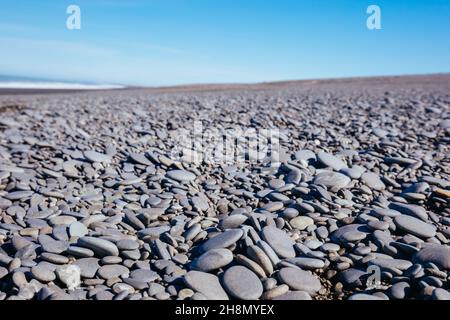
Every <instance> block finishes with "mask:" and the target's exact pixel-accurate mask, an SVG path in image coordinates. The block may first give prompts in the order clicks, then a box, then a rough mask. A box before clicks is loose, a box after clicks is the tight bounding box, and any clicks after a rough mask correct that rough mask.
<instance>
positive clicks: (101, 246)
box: [78, 237, 119, 257]
mask: <svg viewBox="0 0 450 320" xmlns="http://www.w3.org/2000/svg"><path fill="white" fill-rule="evenodd" d="M78 245H80V246H82V247H86V248H88V249H91V250H92V251H94V252H95V253H96V254H97V255H98V256H100V257H104V256H118V255H119V249H118V248H117V246H116V245H115V244H114V243H112V242H111V241H108V240H105V239H100V238H94V237H81V238H79V239H78Z"/></svg>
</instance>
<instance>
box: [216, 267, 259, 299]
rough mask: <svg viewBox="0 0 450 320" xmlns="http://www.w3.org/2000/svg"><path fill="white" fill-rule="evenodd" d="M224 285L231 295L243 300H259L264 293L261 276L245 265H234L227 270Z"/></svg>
mask: <svg viewBox="0 0 450 320" xmlns="http://www.w3.org/2000/svg"><path fill="white" fill-rule="evenodd" d="M223 286H224V288H225V290H226V291H227V292H228V293H229V294H230V295H231V296H233V297H235V298H237V299H241V300H257V299H258V298H259V297H260V296H261V295H262V293H263V285H262V283H261V281H260V280H259V278H258V277H257V276H256V274H255V273H253V272H252V271H250V270H249V269H247V268H246V267H243V266H234V267H231V268H229V269H228V270H227V271H225V274H224V275H223Z"/></svg>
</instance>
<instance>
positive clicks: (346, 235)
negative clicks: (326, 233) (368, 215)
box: [331, 224, 368, 243]
mask: <svg viewBox="0 0 450 320" xmlns="http://www.w3.org/2000/svg"><path fill="white" fill-rule="evenodd" d="M367 233H368V230H367V228H366V226H364V225H362V224H349V225H346V226H343V227H340V228H339V229H337V230H336V231H334V232H333V233H332V234H331V240H332V241H333V242H336V243H346V242H355V241H360V240H363V239H365V238H366V236H367Z"/></svg>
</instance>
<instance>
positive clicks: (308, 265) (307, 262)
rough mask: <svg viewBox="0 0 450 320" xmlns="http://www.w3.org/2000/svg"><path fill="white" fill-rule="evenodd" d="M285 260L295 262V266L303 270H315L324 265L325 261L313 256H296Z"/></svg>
mask: <svg viewBox="0 0 450 320" xmlns="http://www.w3.org/2000/svg"><path fill="white" fill-rule="evenodd" d="M286 261H287V262H289V263H292V264H295V265H296V266H298V267H300V268H301V269H304V270H315V269H322V268H323V267H325V262H323V261H322V260H320V259H315V258H305V257H298V258H290V259H286Z"/></svg>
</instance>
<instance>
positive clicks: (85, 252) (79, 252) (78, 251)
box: [66, 246, 95, 258]
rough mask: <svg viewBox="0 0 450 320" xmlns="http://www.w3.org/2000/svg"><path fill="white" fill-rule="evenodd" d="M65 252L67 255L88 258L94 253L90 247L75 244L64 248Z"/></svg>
mask: <svg viewBox="0 0 450 320" xmlns="http://www.w3.org/2000/svg"><path fill="white" fill-rule="evenodd" d="M66 253H67V254H69V255H72V256H74V257H79V258H89V257H93V256H94V255H95V254H94V251H92V250H91V249H88V248H83V247H77V246H70V247H69V248H68V249H67V250H66Z"/></svg>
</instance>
